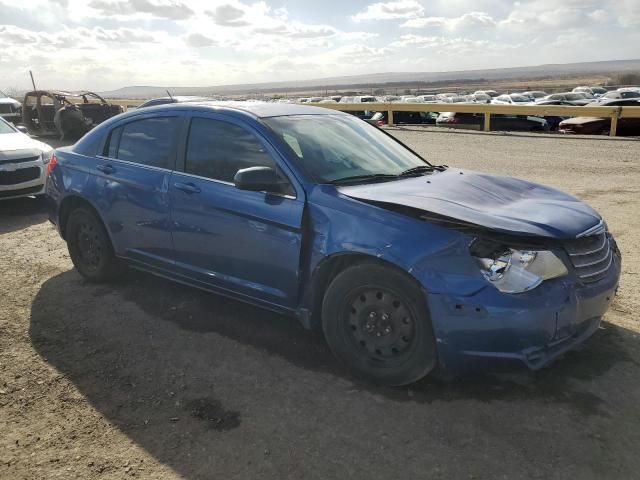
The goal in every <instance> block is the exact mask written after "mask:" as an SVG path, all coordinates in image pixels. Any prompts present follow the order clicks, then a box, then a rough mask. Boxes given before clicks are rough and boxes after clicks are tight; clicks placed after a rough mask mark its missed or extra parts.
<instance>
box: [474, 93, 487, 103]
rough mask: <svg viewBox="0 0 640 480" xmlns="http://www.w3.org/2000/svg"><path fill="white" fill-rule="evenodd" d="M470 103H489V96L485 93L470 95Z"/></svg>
mask: <svg viewBox="0 0 640 480" xmlns="http://www.w3.org/2000/svg"><path fill="white" fill-rule="evenodd" d="M470 97H471V101H472V102H476V103H491V96H489V95H487V94H486V93H474V94H473V95H470Z"/></svg>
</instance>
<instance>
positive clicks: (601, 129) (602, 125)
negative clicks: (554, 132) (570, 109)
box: [558, 100, 640, 137]
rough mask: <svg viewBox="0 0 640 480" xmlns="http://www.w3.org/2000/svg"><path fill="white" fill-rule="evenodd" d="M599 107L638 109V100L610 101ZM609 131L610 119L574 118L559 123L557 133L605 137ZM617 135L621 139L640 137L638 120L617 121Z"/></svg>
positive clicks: (623, 119) (639, 119)
mask: <svg viewBox="0 0 640 480" xmlns="http://www.w3.org/2000/svg"><path fill="white" fill-rule="evenodd" d="M599 106H603V107H604V106H607V107H622V106H626V107H632V106H633V107H640V101H638V100H612V101H609V102H603V103H601V104H600V105H599ZM610 130H611V119H610V118H598V117H574V118H568V119H567V120H563V121H562V122H560V125H559V126H558V131H560V132H561V133H573V134H576V135H605V134H608V133H609V131H610ZM616 133H617V135H619V136H621V137H630V136H640V118H620V119H618V127H617V132H616Z"/></svg>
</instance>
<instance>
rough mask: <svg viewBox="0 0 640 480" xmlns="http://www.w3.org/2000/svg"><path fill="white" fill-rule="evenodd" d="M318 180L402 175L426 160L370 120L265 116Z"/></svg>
mask: <svg viewBox="0 0 640 480" xmlns="http://www.w3.org/2000/svg"><path fill="white" fill-rule="evenodd" d="M264 123H265V124H266V125H268V126H269V127H270V128H271V129H272V130H273V131H274V132H275V133H276V135H278V137H280V138H281V139H282V140H284V142H285V143H286V144H287V145H288V146H289V147H290V148H291V150H292V151H293V153H294V154H295V156H296V157H297V159H298V164H299V165H300V166H301V168H302V169H303V170H304V171H305V172H306V173H307V174H308V175H310V176H311V177H312V178H313V180H314V181H316V182H317V183H329V182H333V181H335V180H339V179H344V178H348V177H358V176H365V175H399V174H401V173H402V172H404V171H406V170H408V169H410V168H414V167H420V166H428V165H429V164H428V163H426V162H425V161H424V160H423V159H421V158H420V157H418V156H417V155H416V154H414V153H412V152H411V151H410V150H408V149H407V148H405V147H404V146H402V145H401V144H400V143H398V142H397V141H396V140H394V139H393V137H391V136H389V135H387V134H386V133H384V132H382V131H381V130H379V129H377V128H376V127H374V126H372V125H369V124H368V123H367V122H363V121H362V120H358V119H357V118H354V117H352V116H347V115H293V116H287V117H273V118H266V119H264Z"/></svg>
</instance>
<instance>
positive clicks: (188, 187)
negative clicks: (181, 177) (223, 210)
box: [173, 182, 200, 194]
mask: <svg viewBox="0 0 640 480" xmlns="http://www.w3.org/2000/svg"><path fill="white" fill-rule="evenodd" d="M173 186H174V187H175V188H176V189H177V190H181V191H183V192H184V193H188V194H192V193H200V188H198V187H196V186H195V185H194V184H193V183H181V182H177V183H174V184H173Z"/></svg>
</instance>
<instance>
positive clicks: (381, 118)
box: [367, 112, 438, 127]
mask: <svg viewBox="0 0 640 480" xmlns="http://www.w3.org/2000/svg"><path fill="white" fill-rule="evenodd" d="M387 117H388V115H387V112H377V113H375V114H374V115H373V116H372V117H371V118H369V119H367V122H369V123H371V124H372V125H377V126H379V127H382V126H384V125H387V124H388V123H389V119H388V118H387ZM436 118H438V114H437V113H436V112H393V123H394V124H396V125H423V124H426V125H435V123H436Z"/></svg>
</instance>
